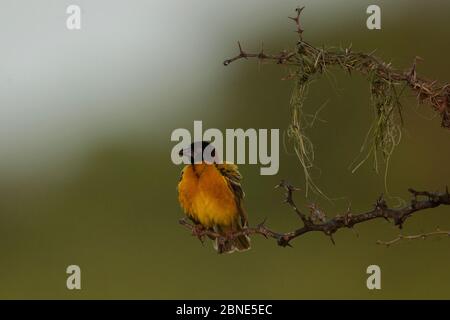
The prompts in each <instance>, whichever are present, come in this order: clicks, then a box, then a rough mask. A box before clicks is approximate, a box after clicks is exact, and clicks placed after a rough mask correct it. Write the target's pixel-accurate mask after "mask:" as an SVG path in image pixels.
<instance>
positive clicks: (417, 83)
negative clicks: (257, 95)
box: [223, 7, 450, 129]
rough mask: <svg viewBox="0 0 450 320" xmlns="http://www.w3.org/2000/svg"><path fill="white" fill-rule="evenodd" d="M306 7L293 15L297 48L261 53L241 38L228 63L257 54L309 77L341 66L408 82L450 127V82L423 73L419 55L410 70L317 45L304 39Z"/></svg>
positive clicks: (370, 54)
mask: <svg viewBox="0 0 450 320" xmlns="http://www.w3.org/2000/svg"><path fill="white" fill-rule="evenodd" d="M303 9H304V7H302V8H297V9H296V11H297V16H296V17H289V18H290V19H291V20H293V21H294V22H295V24H296V32H297V33H298V35H299V40H298V42H297V45H296V50H295V51H293V52H288V51H286V50H284V51H282V52H281V53H279V54H275V55H272V54H266V53H264V51H263V50H262V49H261V51H260V52H259V53H247V52H245V51H244V50H243V49H242V46H241V44H240V43H239V42H238V46H239V54H238V55H236V56H235V57H233V58H230V59H227V60H225V61H224V62H223V64H224V65H226V66H227V65H229V64H230V63H232V62H234V61H236V60H240V59H248V58H257V59H258V60H259V61H264V60H269V61H275V62H276V63H277V64H284V65H296V66H298V67H300V68H301V69H302V70H301V75H302V76H303V75H306V76H307V77H309V76H311V75H312V74H316V73H320V74H321V73H323V72H324V71H325V69H326V67H327V66H337V67H340V68H342V69H344V70H345V71H348V72H349V73H350V74H351V72H352V71H357V72H360V73H362V74H364V75H367V76H369V75H372V76H376V77H377V79H381V80H383V81H386V82H387V83H390V84H404V85H406V86H408V87H409V88H410V89H411V90H412V91H414V92H415V93H416V94H417V99H418V101H419V102H427V103H428V104H430V106H431V107H432V108H433V109H434V110H435V111H436V112H438V113H439V114H440V115H441V118H442V122H441V126H442V127H444V128H447V129H450V84H448V83H447V84H438V82H437V81H433V80H427V79H425V78H422V77H419V76H418V75H417V72H416V66H417V61H418V60H421V59H420V58H419V57H416V58H414V61H413V64H412V67H411V68H410V69H408V70H406V71H400V70H396V69H394V68H393V67H392V66H391V63H386V62H384V61H382V60H381V59H379V58H377V57H375V56H373V53H368V54H367V53H363V52H353V51H352V48H351V46H350V47H348V48H345V49H344V48H338V49H326V48H317V47H315V46H313V45H311V44H309V43H308V42H306V41H304V40H303V39H302V34H303V31H304V30H303V29H302V28H301V26H300V14H301V12H302V11H303Z"/></svg>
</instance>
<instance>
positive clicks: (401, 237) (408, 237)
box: [377, 229, 450, 247]
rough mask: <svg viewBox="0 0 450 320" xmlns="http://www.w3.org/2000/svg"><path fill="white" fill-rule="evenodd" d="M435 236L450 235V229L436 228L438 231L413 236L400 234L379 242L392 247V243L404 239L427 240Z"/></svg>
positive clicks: (378, 242)
mask: <svg viewBox="0 0 450 320" xmlns="http://www.w3.org/2000/svg"><path fill="white" fill-rule="evenodd" d="M434 236H449V237H450V231H444V230H439V229H436V231H431V232H427V233H421V234H416V235H412V236H404V235H402V234H400V235H398V237H397V238H395V239H392V240H390V241H381V240H378V241H377V244H381V245H384V246H386V247H390V246H391V245H393V244H396V243H398V242H400V241H402V240H416V239H424V240H425V239H426V238H428V237H434Z"/></svg>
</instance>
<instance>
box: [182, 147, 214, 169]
mask: <svg viewBox="0 0 450 320" xmlns="http://www.w3.org/2000/svg"><path fill="white" fill-rule="evenodd" d="M179 155H180V156H183V157H188V158H189V160H190V163H191V164H194V163H202V162H206V163H213V162H214V161H215V160H216V150H215V149H214V146H213V145H212V144H211V143H210V142H208V141H196V142H193V143H191V145H190V146H189V147H187V148H185V149H182V150H180V153H179Z"/></svg>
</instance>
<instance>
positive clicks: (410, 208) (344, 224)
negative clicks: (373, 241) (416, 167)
mask: <svg viewBox="0 0 450 320" xmlns="http://www.w3.org/2000/svg"><path fill="white" fill-rule="evenodd" d="M276 187H277V188H283V189H284V190H285V200H284V202H285V203H287V204H288V205H289V206H290V207H291V208H292V209H293V210H294V212H295V213H296V214H297V216H298V217H299V218H300V220H301V222H302V224H303V225H302V227H300V228H298V229H295V230H293V231H291V232H285V233H282V232H276V231H273V230H271V229H269V228H268V227H267V226H266V225H265V221H263V222H262V223H260V224H258V225H256V226H255V227H244V228H243V229H242V230H240V231H236V232H233V233H229V234H227V235H223V234H220V233H217V232H215V231H212V230H208V229H199V228H197V227H196V226H195V225H193V224H191V223H189V222H188V221H187V220H186V219H181V220H180V224H181V225H183V226H184V227H186V228H187V229H189V230H191V231H192V234H193V235H195V236H197V237H198V238H199V239H200V240H203V237H204V236H208V237H209V238H211V239H219V241H225V240H227V239H234V238H236V237H238V236H240V235H253V234H259V235H262V236H264V237H265V238H273V239H275V240H276V241H277V243H278V245H280V246H282V247H286V246H291V244H290V242H291V241H292V240H293V239H295V238H297V237H299V236H301V235H303V234H306V233H308V232H322V233H323V234H325V235H326V236H329V237H330V239H331V241H332V242H333V243H334V239H333V237H332V236H333V234H334V233H335V232H336V231H338V230H339V229H343V228H353V227H354V226H355V225H357V224H359V223H363V222H366V221H370V220H374V219H378V218H383V219H386V220H388V221H389V220H392V221H393V222H394V225H396V226H398V227H399V228H400V229H401V228H402V226H403V223H404V222H405V221H406V220H407V219H408V218H409V217H411V216H412V215H413V214H414V213H415V212H418V211H422V210H425V209H429V208H435V207H438V206H440V205H450V194H449V192H448V188H447V189H446V191H445V192H444V193H433V192H428V191H416V190H413V189H409V190H408V191H409V192H410V193H411V194H412V196H413V198H412V199H411V201H410V203H409V204H408V205H407V206H405V207H403V208H399V209H394V208H389V207H388V205H387V203H386V201H385V200H384V199H383V197H382V196H380V197H379V198H378V199H377V201H376V203H375V205H374V208H373V209H372V210H370V211H368V212H365V213H359V214H352V213H351V212H350V209H348V210H347V212H346V213H345V214H342V215H341V214H338V215H336V216H335V217H334V218H332V219H327V218H326V216H325V214H324V213H323V212H322V211H321V210H320V209H318V208H317V207H316V206H315V205H311V206H310V215H309V216H306V215H305V214H304V213H302V212H301V211H300V210H299V209H298V207H297V205H296V204H295V202H294V199H293V193H294V191H297V190H299V189H298V188H295V187H293V186H292V185H290V184H289V183H287V182H286V181H284V180H282V181H281V182H280V184H278V185H277V186H276ZM419 197H422V198H425V199H422V200H420V199H419ZM395 242H396V241H395Z"/></svg>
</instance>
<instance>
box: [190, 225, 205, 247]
mask: <svg viewBox="0 0 450 320" xmlns="http://www.w3.org/2000/svg"><path fill="white" fill-rule="evenodd" d="M205 230H206V229H205V227H203V226H202V225H201V224H196V225H194V226H193V227H192V235H193V236H195V237H197V238H198V240H200V242H201V243H204V240H203V237H204V236H205Z"/></svg>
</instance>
